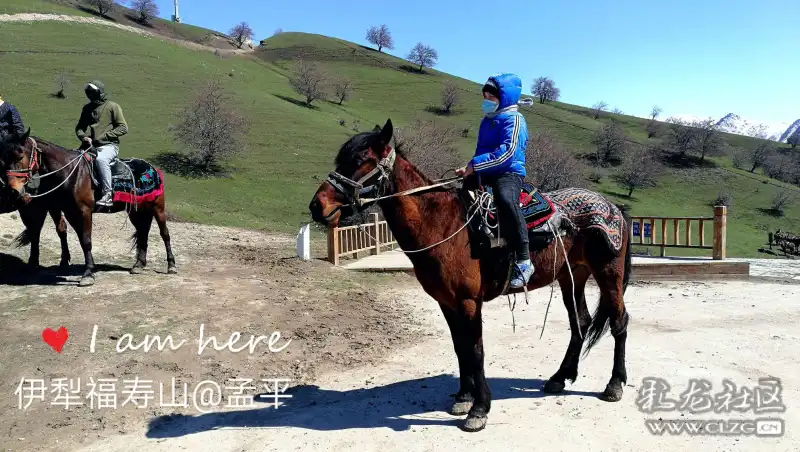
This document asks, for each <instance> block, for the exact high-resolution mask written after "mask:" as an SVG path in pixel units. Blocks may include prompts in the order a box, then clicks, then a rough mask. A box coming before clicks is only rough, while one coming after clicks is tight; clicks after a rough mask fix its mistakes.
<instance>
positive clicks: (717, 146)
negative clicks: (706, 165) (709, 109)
mask: <svg viewBox="0 0 800 452" xmlns="http://www.w3.org/2000/svg"><path fill="white" fill-rule="evenodd" d="M716 124H717V121H716V120H714V119H713V118H708V119H701V120H698V121H694V122H693V123H692V124H691V125H692V127H694V128H695V129H697V130H696V132H695V133H696V135H697V140H696V149H695V151H696V152H697V153H699V154H700V161H701V162H703V161H705V158H706V156H716V155H723V154H724V150H725V145H726V143H725V139H724V138H722V134H720V132H719V130H718V128H717V125H716Z"/></svg>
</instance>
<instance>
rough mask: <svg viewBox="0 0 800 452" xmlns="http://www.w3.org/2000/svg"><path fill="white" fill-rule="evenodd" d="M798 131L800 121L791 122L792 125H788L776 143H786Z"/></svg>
mask: <svg viewBox="0 0 800 452" xmlns="http://www.w3.org/2000/svg"><path fill="white" fill-rule="evenodd" d="M798 130H800V119H798V120H797V121H795V122H793V123H792V125H790V126H789V128H788V129H786V132H783V134H782V135H781V137H780V138H779V139H778V141H780V142H781V143H786V140H788V139H789V137H790V136H792V135H793V134H794V133H797V132H798Z"/></svg>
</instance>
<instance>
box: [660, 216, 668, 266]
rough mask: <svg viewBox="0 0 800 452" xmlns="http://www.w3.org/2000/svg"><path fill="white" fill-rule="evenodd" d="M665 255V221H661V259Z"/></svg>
mask: <svg viewBox="0 0 800 452" xmlns="http://www.w3.org/2000/svg"><path fill="white" fill-rule="evenodd" d="M666 255H667V220H665V219H663V218H662V219H661V257H664V256H666Z"/></svg>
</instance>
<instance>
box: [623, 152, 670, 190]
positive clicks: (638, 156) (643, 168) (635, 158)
mask: <svg viewBox="0 0 800 452" xmlns="http://www.w3.org/2000/svg"><path fill="white" fill-rule="evenodd" d="M661 173H662V167H661V165H660V164H659V163H658V161H657V160H656V158H655V152H654V151H653V149H652V148H650V149H648V148H645V147H644V146H636V147H634V148H633V149H631V150H630V151H629V152H628V153H627V154H626V155H625V158H624V160H623V164H622V166H621V167H620V169H619V171H618V172H617V174H616V175H614V180H616V181H617V183H618V184H620V185H621V186H623V187H625V188H626V189H627V190H628V197H630V196H631V195H633V191H634V190H635V189H637V188H647V187H655V186H656V185H657V181H658V178H659V177H660V176H661Z"/></svg>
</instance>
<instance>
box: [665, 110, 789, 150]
mask: <svg viewBox="0 0 800 452" xmlns="http://www.w3.org/2000/svg"><path fill="white" fill-rule="evenodd" d="M674 117H677V118H680V119H683V120H688V121H695V120H703V119H708V118H702V117H699V116H696V115H674ZM716 126H717V128H718V129H719V130H720V131H722V132H727V133H735V134H737V135H746V136H751V137H757V138H765V139H768V140H772V141H780V142H782V143H785V142H786V140H787V139H788V138H789V137H790V136H792V134H793V133H794V132H795V131H796V130H798V129H800V119H798V120H797V121H795V122H794V123H789V122H780V123H772V124H766V123H762V122H756V121H751V120H748V119H746V118H743V117H741V116H739V115H737V114H735V113H728V114H727V115H725V116H723V117H722V118H720V119H719V120H717V122H716Z"/></svg>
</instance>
